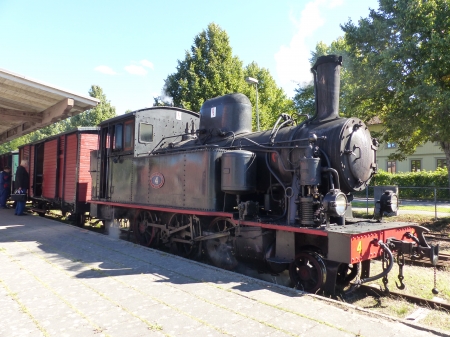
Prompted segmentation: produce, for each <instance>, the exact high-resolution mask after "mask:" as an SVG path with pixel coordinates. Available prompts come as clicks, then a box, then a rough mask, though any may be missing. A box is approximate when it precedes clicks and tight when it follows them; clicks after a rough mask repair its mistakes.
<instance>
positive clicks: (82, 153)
mask: <svg viewBox="0 0 450 337" xmlns="http://www.w3.org/2000/svg"><path fill="white" fill-rule="evenodd" d="M97 147H98V128H97V127H80V128H77V129H75V130H72V131H68V132H65V133H61V134H58V135H55V136H51V137H49V138H45V139H41V140H39V141H36V142H34V143H30V144H26V145H23V146H21V147H20V148H19V156H20V160H22V159H27V160H28V167H27V170H28V172H29V174H30V189H29V197H30V199H31V200H32V202H33V207H32V210H33V211H35V212H37V213H39V215H41V216H44V215H45V213H46V212H48V211H49V210H52V209H58V210H61V212H62V214H63V216H65V215H66V214H67V213H70V214H71V219H72V220H74V221H76V223H77V224H78V225H82V224H84V221H85V213H86V212H89V204H88V203H87V201H88V200H90V199H91V176H90V173H89V169H90V151H92V150H96V149H97Z"/></svg>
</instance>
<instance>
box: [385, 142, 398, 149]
mask: <svg viewBox="0 0 450 337" xmlns="http://www.w3.org/2000/svg"><path fill="white" fill-rule="evenodd" d="M386 147H387V148H388V149H395V148H396V147H397V143H389V142H388V143H387V145H386Z"/></svg>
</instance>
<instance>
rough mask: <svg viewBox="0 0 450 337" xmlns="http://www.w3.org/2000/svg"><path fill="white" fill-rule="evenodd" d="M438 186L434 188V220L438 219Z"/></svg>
mask: <svg viewBox="0 0 450 337" xmlns="http://www.w3.org/2000/svg"><path fill="white" fill-rule="evenodd" d="M436 199H437V198H436V187H435V188H434V220H437V218H438V217H437V201H436Z"/></svg>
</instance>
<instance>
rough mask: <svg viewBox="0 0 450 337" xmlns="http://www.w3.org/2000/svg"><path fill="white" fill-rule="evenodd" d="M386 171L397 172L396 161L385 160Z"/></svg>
mask: <svg viewBox="0 0 450 337" xmlns="http://www.w3.org/2000/svg"><path fill="white" fill-rule="evenodd" d="M387 171H388V172H389V173H396V172H397V163H396V162H395V161H388V162H387Z"/></svg>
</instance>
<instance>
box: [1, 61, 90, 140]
mask: <svg viewBox="0 0 450 337" xmlns="http://www.w3.org/2000/svg"><path fill="white" fill-rule="evenodd" d="M98 103H99V100H98V99H96V98H92V97H88V96H81V95H78V94H74V93H72V92H69V91H66V90H62V89H59V88H56V87H53V86H50V85H48V84H44V83H42V82H38V81H35V80H31V79H29V78H26V77H25V76H22V75H17V74H14V73H11V72H9V71H7V70H4V69H0V144H3V143H5V142H8V141H10V140H12V139H14V138H17V137H20V136H23V135H26V134H28V133H30V132H33V131H35V130H38V129H40V128H43V127H45V126H47V125H50V124H53V123H55V122H58V121H60V120H62V119H65V118H68V117H71V116H75V115H77V114H79V113H81V112H83V111H85V110H89V109H91V108H93V107H95V106H96V105H97V104H98Z"/></svg>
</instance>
